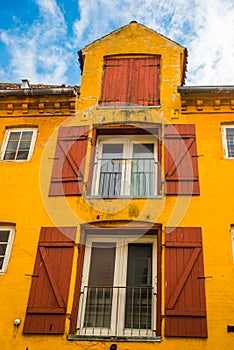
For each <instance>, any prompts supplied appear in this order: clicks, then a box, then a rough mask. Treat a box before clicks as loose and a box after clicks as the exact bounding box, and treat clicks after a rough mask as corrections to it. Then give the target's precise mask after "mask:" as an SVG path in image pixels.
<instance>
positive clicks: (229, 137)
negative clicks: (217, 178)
mask: <svg viewBox="0 0 234 350" xmlns="http://www.w3.org/2000/svg"><path fill="white" fill-rule="evenodd" d="M222 133H223V147H224V152H225V158H234V125H227V126H223V127H222Z"/></svg>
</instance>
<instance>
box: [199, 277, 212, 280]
mask: <svg viewBox="0 0 234 350" xmlns="http://www.w3.org/2000/svg"><path fill="white" fill-rule="evenodd" d="M206 278H213V276H197V279H198V280H204V279H206Z"/></svg>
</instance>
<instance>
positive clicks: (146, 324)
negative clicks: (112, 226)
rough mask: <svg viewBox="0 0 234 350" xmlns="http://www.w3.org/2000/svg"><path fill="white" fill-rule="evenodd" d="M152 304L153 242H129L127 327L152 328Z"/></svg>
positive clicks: (126, 304)
mask: <svg viewBox="0 0 234 350" xmlns="http://www.w3.org/2000/svg"><path fill="white" fill-rule="evenodd" d="M151 304H152V244H129V245H128V266H127V286H126V303H125V328H130V329H150V328H151V309H152V307H151Z"/></svg>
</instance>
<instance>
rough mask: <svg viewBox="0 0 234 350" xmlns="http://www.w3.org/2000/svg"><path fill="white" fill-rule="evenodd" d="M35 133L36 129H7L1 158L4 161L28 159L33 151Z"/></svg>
mask: <svg viewBox="0 0 234 350" xmlns="http://www.w3.org/2000/svg"><path fill="white" fill-rule="evenodd" d="M36 134H37V130H36V129H11V130H7V132H6V136H5V140H4V142H3V147H2V158H1V159H2V160H4V161H29V160H30V159H31V156H32V153H33V149H34V145H35V141H36Z"/></svg>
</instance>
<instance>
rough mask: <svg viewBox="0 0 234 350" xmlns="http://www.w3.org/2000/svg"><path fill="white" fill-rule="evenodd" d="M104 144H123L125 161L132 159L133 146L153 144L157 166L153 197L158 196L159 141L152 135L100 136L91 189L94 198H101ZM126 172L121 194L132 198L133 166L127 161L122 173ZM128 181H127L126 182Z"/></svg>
mask: <svg viewBox="0 0 234 350" xmlns="http://www.w3.org/2000/svg"><path fill="white" fill-rule="evenodd" d="M104 144H123V154H122V157H123V159H128V158H132V155H133V145H134V144H153V145H154V163H155V164H157V165H156V166H155V174H154V192H153V195H152V197H156V196H157V193H158V192H157V191H158V143H157V139H156V138H155V137H154V136H152V135H147V136H144V135H133V136H132V135H125V136H117V135H112V136H110V135H106V136H100V137H98V140H97V145H96V153H95V166H94V171H93V180H94V181H92V189H91V195H92V196H95V197H96V196H97V197H98V196H99V194H98V189H99V182H100V169H101V161H100V160H99V159H100V158H102V146H103V145H104ZM125 171H126V178H122V179H121V193H120V197H121V198H124V197H130V196H131V183H130V179H131V166H130V164H129V162H128V160H127V161H126V169H125V165H123V169H122V173H124V172H125ZM126 180H127V181H126ZM144 197H147V198H149V197H151V196H148V195H145V196H143V198H144ZM134 198H141V196H136V197H134Z"/></svg>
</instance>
